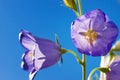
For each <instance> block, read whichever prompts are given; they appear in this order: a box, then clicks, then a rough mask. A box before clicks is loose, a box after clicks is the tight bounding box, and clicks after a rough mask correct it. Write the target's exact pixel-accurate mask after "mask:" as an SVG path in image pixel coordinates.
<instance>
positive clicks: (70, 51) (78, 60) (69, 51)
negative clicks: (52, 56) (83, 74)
mask: <svg viewBox="0 0 120 80" xmlns="http://www.w3.org/2000/svg"><path fill="white" fill-rule="evenodd" d="M61 51H62V53H63V54H64V53H67V52H68V53H71V54H72V55H73V56H75V58H76V60H77V62H78V63H79V64H83V63H82V61H81V59H80V57H79V56H78V55H77V53H75V52H74V51H72V50H66V49H63V48H62V49H61Z"/></svg>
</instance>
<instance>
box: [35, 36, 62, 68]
mask: <svg viewBox="0 0 120 80" xmlns="http://www.w3.org/2000/svg"><path fill="white" fill-rule="evenodd" d="M35 39H36V43H37V44H38V49H37V48H36V49H37V50H40V51H41V52H42V53H43V54H44V55H45V59H46V60H45V62H44V64H43V65H42V68H46V67H49V66H51V65H53V64H55V63H56V62H58V61H59V59H60V56H61V52H60V46H59V45H58V44H55V43H54V42H52V41H50V40H47V39H42V38H37V37H35ZM37 50H36V51H37ZM39 59H40V60H41V59H44V57H40V58H39Z"/></svg>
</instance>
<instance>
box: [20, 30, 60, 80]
mask: <svg viewBox="0 0 120 80" xmlns="http://www.w3.org/2000/svg"><path fill="white" fill-rule="evenodd" d="M19 40H20V43H21V44H22V46H23V47H24V48H26V52H25V53H24V54H23V56H22V60H23V61H22V64H21V67H22V68H23V69H24V70H26V71H28V72H30V74H29V80H33V78H34V76H35V74H36V73H37V72H38V71H39V70H41V69H43V68H47V67H49V66H51V65H53V64H55V63H56V62H58V61H59V59H60V57H61V52H60V46H59V45H58V44H56V43H54V42H52V41H50V40H47V39H42V38H38V37H35V36H33V35H32V34H31V33H30V32H28V31H26V30H23V31H22V32H20V34H19Z"/></svg>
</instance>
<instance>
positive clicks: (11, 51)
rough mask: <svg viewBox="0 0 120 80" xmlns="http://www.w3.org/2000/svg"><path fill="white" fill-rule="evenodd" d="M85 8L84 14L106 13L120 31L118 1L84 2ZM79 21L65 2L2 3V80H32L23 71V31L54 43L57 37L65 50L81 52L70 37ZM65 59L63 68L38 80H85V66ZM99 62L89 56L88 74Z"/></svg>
mask: <svg viewBox="0 0 120 80" xmlns="http://www.w3.org/2000/svg"><path fill="white" fill-rule="evenodd" d="M82 5H83V12H84V13H86V12H88V11H90V10H94V9H97V8H100V9H102V10H103V11H104V12H105V13H106V14H107V15H108V16H109V18H110V19H111V20H113V21H114V22H115V23H116V25H117V26H118V27H119V28H120V3H119V1H118V0H82ZM75 19H76V16H75V14H74V13H73V12H72V11H71V10H70V9H68V8H66V7H65V6H64V4H63V2H62V0H0V80H28V74H29V73H28V72H26V71H23V70H22V69H21V68H20V64H21V56H22V53H24V51H25V49H24V48H23V47H22V46H21V45H20V43H19V40H18V34H19V32H20V31H21V29H26V30H29V31H30V32H31V33H32V34H33V35H36V36H39V37H42V38H47V39H50V40H53V41H54V34H55V33H56V34H58V36H59V41H60V43H61V44H62V47H64V48H67V49H72V50H74V51H76V52H78V51H77V50H76V48H75V46H74V44H73V43H72V41H71V37H70V25H71V22H72V21H73V20H75ZM118 39H119V38H118ZM78 54H79V53H78ZM79 55H80V56H81V54H79ZM63 59H64V63H63V64H61V65H58V64H56V65H54V66H51V67H49V68H47V69H43V70H41V71H39V72H38V74H37V75H36V77H35V80H81V66H80V65H79V64H78V63H77V62H76V60H75V58H74V57H73V56H72V55H71V54H65V55H63ZM99 62H100V57H90V56H89V57H88V58H87V66H88V67H87V73H89V72H90V71H91V70H92V69H93V68H94V67H98V66H99ZM87 75H88V74H87Z"/></svg>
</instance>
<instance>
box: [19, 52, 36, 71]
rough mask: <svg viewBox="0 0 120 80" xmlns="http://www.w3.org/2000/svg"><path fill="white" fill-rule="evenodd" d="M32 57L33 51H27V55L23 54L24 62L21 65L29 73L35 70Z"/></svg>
mask: <svg viewBox="0 0 120 80" xmlns="http://www.w3.org/2000/svg"><path fill="white" fill-rule="evenodd" d="M31 55H33V54H32V51H27V52H26V53H25V54H23V58H22V60H23V61H22V64H21V67H22V68H23V69H24V70H27V71H29V72H31V71H32V70H33V69H34V65H33V64H34V63H33V57H32V56H31Z"/></svg>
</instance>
